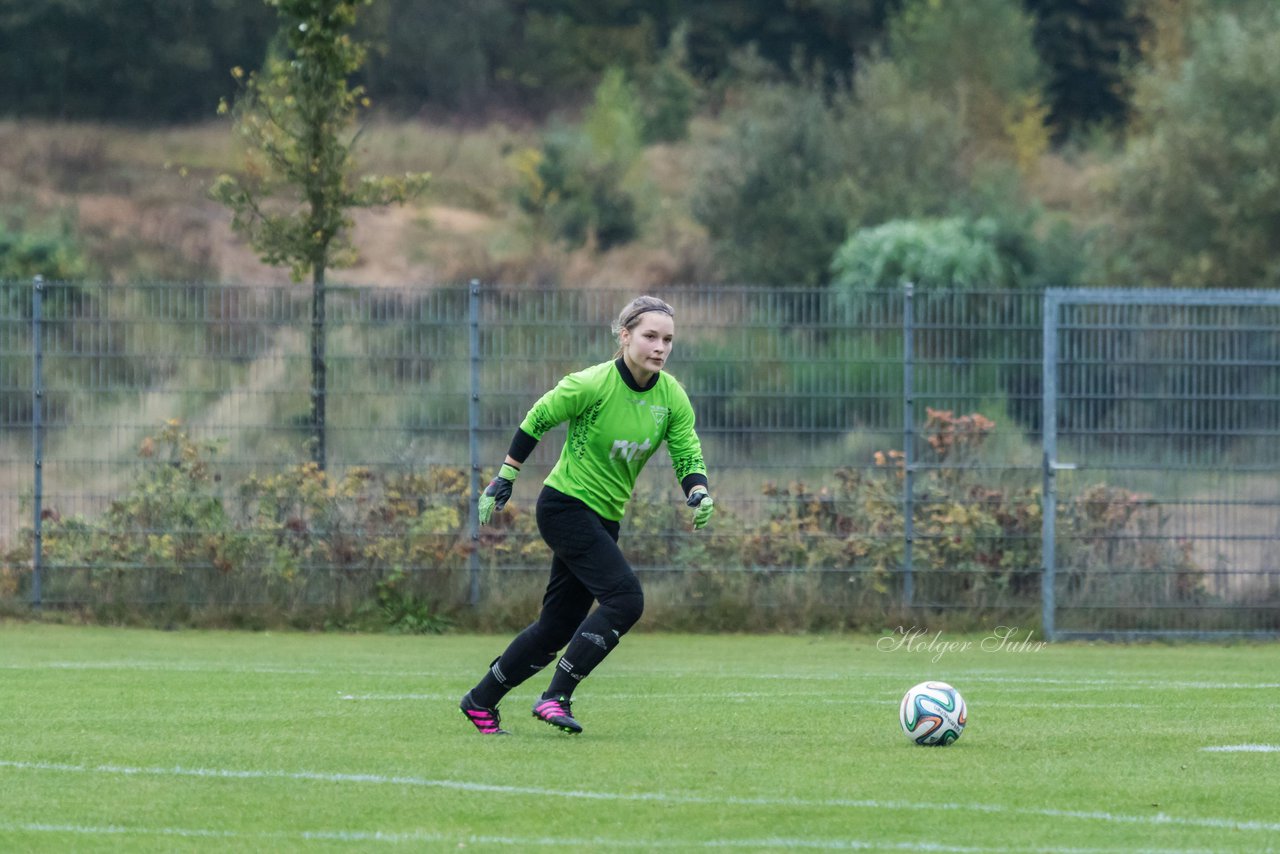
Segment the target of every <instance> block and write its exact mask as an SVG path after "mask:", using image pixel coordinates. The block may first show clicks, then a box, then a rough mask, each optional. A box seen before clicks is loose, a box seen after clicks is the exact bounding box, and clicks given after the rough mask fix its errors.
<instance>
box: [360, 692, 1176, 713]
mask: <svg viewBox="0 0 1280 854" xmlns="http://www.w3.org/2000/svg"><path fill="white" fill-rule="evenodd" d="M801 698H803V699H805V700H807V701H817V702H820V703H822V702H825V703H832V704H835V705H840V706H897V705H898V704H899V703H901V702H902V700H901V698H897V697H888V698H885V699H877V698H875V697H839V696H832V694H831V692H830V691H723V692H717V691H697V692H688V691H678V692H669V693H653V694H641V693H627V694H615V693H612V692H609V693H605V694H600V695H598V696H595V697H592V698H591V701H592V703H598V704H600V705H609V704H610V703H614V702H626V703H630V702H634V701H636V700H681V701H684V700H715V701H729V702H743V703H745V702H750V701H754V700H778V699H783V700H795V699H801ZM338 699H339V700H342V701H344V702H357V703H415V702H431V703H436V702H454V701H457V700H458V699H459V697H458V696H457V695H455V694H350V693H343V692H341V691H339V692H338ZM1013 704H1015V701H1014V700H1010V701H1009V702H1008V703H1005V702H1002V701H1000V700H991V699H987V700H984V701H983V706H1003V705H1013ZM1016 704H1017V705H1024V703H1023V701H1021V700H1017V701H1016ZM1162 705H1164V703H1162V702H1156V701H1152V702H1150V703H1073V702H1057V701H1055V702H1054V703H1053V707H1054V708H1055V709H1150V708H1155V707H1157V706H1162Z"/></svg>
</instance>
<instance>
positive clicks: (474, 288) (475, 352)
mask: <svg viewBox="0 0 1280 854" xmlns="http://www.w3.org/2000/svg"><path fill="white" fill-rule="evenodd" d="M468 290H469V295H468V299H467V304H468V307H469V310H470V323H469V325H470V341H469V343H468V349H469V351H470V354H471V396H470V400H469V401H468V404H467V436H468V440H469V443H470V459H471V499H470V501H469V506H468V510H467V526H468V528H469V530H470V534H471V554H470V556H469V557H468V559H467V565H468V567H469V568H470V570H471V605H472V607H475V606H476V605H479V604H480V511H479V508H478V506H477V502H478V501H479V500H480V280H479V279H472V280H471V284H470V287H469V289H468Z"/></svg>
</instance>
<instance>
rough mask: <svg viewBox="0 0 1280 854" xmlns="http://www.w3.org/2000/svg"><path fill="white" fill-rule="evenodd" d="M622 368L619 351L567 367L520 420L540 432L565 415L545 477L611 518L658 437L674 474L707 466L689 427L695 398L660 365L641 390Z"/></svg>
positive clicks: (695, 471) (534, 432)
mask: <svg viewBox="0 0 1280 854" xmlns="http://www.w3.org/2000/svg"><path fill="white" fill-rule="evenodd" d="M624 371H626V368H625V367H624V365H623V362H622V360H621V359H617V360H615V361H612V362H601V363H600V364H598V365H593V366H592V367H590V368H587V369H585V370H582V371H578V372H576V373H572V374H569V375H568V376H566V377H565V378H564V379H562V380H561V381H560V382H559V383H557V384H556V387H555V388H553V389H551V391H549V392H547V393H546V394H544V395H543V396H542V397H541V398H540V399H539V400H538V402H537V403H535V404H534V405H533V408H532V409H530V410H529V414H528V415H526V416H525V418H524V421H523V422H521V424H520V429H521V430H523V431H524V432H526V433H528V434H529V435H530V436H532V437H533V438H535V439H539V440H541V439H542V437H543V435H544V434H546V433H547V431H549V430H551V429H552V428H553V427H555V426H556V425H557V424H562V423H564V422H565V421H568V422H569V432H568V435H567V436H566V437H565V443H564V449H563V450H562V451H561V452H560V459H559V460H558V461H557V462H556V464H555V467H554V468H553V469H552V470H551V474H549V475H548V476H547V480H546V485H547V486H550V487H551V488H553V489H556V490H558V491H560V492H563V493H564V494H565V495H571V496H573V497H574V498H577V499H579V500H580V501H582V502H584V503H585V504H586V505H587V506H588V507H590V508H591V509H592V510H594V511H595V512H597V513H599V514H600V515H601V516H603V517H604V518H606V519H611V520H613V521H618V520H619V519H621V518H622V515H623V513H624V511H625V510H626V505H627V501H628V500H629V499H630V498H631V493H632V491H633V490H634V489H635V485H636V478H637V477H639V476H640V471H641V469H643V468H644V465H645V463H646V462H648V461H649V457H651V456H653V454H654V452H655V451H657V450H658V446H659V445H660V444H662V442H664V441H665V442H666V443H667V450H668V452H669V453H670V455H671V464H672V467H673V468H674V469H675V473H676V479H677V480H680V481H683V480H684V479H685V478H686V477H688V476H689V475H692V474H701V475H703V476H704V477H705V475H706V473H707V469H706V465H705V464H704V463H703V461H702V444H701V442H699V440H698V434H697V433H696V432H694V429H693V422H694V417H693V406H692V405H691V404H690V403H689V396H688V395H687V394H686V393H685V390H684V388H683V387H682V386H681V385H680V383H679V382H677V381H676V380H675V379H674V378H673V377H671V376H669V375H667V374H666V373H663V372H659V373H658V375H657V382H654V383H652V384H651V386H650V387H649V388H647V389H644V390H639V389H637V388H635V387H633V384H628V381H627V380H628V379H630V373H629V372H628V374H627V377H626V378H625V379H624V377H623V372H624ZM632 383H634V380H633V381H632Z"/></svg>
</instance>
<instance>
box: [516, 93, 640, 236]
mask: <svg viewBox="0 0 1280 854" xmlns="http://www.w3.org/2000/svg"><path fill="white" fill-rule="evenodd" d="M641 125H642V119H641V117H640V112H639V105H638V104H637V102H636V98H635V94H634V92H633V91H632V88H631V85H630V84H629V83H628V82H627V80H626V77H625V76H624V75H623V73H622V72H621V71H620V70H618V69H612V70H610V71H609V73H607V74H606V75H605V76H604V79H603V80H602V81H601V83H600V85H599V86H598V87H597V89H596V97H595V101H594V103H593V104H592V105H591V107H590V109H589V110H588V111H587V113H586V116H585V117H584V120H583V123H582V125H581V127H577V128H564V129H561V130H558V131H552V132H551V133H549V134H548V135H547V138H546V140H545V141H544V142H543V145H542V148H541V150H540V151H532V150H530V151H524V152H520V153H519V154H517V155H516V158H515V167H516V171H517V177H518V182H519V183H518V189H517V202H518V203H519V205H520V208H521V209H522V210H523V211H524V212H525V213H526V214H528V215H530V216H531V217H533V219H534V220H535V222H537V223H538V224H539V225H540V226H541V227H542V228H543V229H544V230H545V231H546V232H548V233H549V235H550V236H551V237H553V238H555V239H557V240H562V241H564V242H565V243H567V244H568V245H569V246H572V247H577V246H582V245H585V244H589V245H592V246H593V247H595V248H598V249H602V250H603V249H609V248H611V247H614V246H618V245H621V244H624V243H628V242H630V241H631V240H633V239H635V237H636V235H637V234H639V231H640V222H641V206H640V204H639V202H638V195H637V194H638V189H637V185H638V183H639V182H640V179H639V177H638V172H637V167H638V165H639V163H640V154H641V150H642V149H641V142H640V139H641Z"/></svg>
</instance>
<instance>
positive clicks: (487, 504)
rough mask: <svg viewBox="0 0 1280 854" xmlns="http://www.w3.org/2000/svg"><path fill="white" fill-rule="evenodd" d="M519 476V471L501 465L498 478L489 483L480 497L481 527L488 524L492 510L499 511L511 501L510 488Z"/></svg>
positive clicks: (504, 464) (505, 464)
mask: <svg viewBox="0 0 1280 854" xmlns="http://www.w3.org/2000/svg"><path fill="white" fill-rule="evenodd" d="M519 476H520V469H518V468H516V467H515V466H512V465H508V464H507V463H503V464H502V468H500V469H498V476H497V477H495V478H494V479H493V480H491V481H489V485H488V486H486V487H485V488H484V492H483V493H482V494H481V495H480V501H479V504H478V506H479V509H480V524H481V525H488V524H489V520H490V519H492V518H493V511H494V510H501V509H502V508H503V507H506V506H507V502H508V501H509V500H511V487H512V485H513V484H514V483H515V479H516V478H517V477H519Z"/></svg>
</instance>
